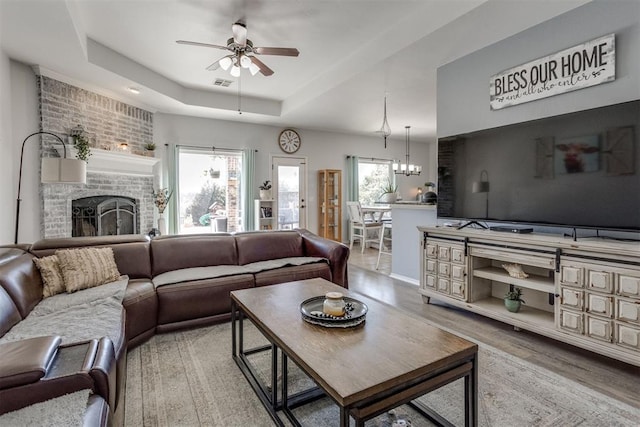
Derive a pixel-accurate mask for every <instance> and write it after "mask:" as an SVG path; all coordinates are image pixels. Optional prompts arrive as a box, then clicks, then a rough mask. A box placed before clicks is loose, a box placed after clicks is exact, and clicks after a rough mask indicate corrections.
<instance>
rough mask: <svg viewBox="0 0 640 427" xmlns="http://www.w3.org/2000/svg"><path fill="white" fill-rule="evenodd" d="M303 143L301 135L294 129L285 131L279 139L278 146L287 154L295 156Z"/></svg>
mask: <svg viewBox="0 0 640 427" xmlns="http://www.w3.org/2000/svg"><path fill="white" fill-rule="evenodd" d="M301 143H302V140H301V139H300V135H298V132H296V131H295V130H293V129H285V130H283V131H282V132H280V136H279V137H278V145H280V148H281V149H282V151H284V152H285V153H287V154H293V153H295V152H296V151H298V150H299V149H300V144H301Z"/></svg>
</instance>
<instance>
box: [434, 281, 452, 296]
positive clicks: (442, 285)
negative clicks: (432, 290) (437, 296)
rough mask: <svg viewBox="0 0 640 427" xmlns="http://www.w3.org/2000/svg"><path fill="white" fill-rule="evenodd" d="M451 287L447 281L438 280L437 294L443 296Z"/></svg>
mask: <svg viewBox="0 0 640 427" xmlns="http://www.w3.org/2000/svg"><path fill="white" fill-rule="evenodd" d="M450 286H451V282H449V280H448V279H442V278H438V288H437V291H438V292H442V293H443V294H449V288H450Z"/></svg>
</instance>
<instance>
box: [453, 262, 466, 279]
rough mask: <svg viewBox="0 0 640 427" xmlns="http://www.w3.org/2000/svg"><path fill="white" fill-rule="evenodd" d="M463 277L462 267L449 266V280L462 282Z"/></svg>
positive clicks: (463, 270)
mask: <svg viewBox="0 0 640 427" xmlns="http://www.w3.org/2000/svg"><path fill="white" fill-rule="evenodd" d="M464 277H465V268H464V265H456V264H452V265H451V278H452V279H455V280H460V281H463V280H464Z"/></svg>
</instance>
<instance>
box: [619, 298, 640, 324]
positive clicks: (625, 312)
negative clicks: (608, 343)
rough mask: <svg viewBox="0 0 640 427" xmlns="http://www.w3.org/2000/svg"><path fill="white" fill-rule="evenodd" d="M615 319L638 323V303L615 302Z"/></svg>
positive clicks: (639, 318) (639, 319)
mask: <svg viewBox="0 0 640 427" xmlns="http://www.w3.org/2000/svg"><path fill="white" fill-rule="evenodd" d="M617 305H618V307H617V310H616V319H618V320H624V321H626V322H633V323H640V301H630V300H629V301H627V300H623V299H618V300H617Z"/></svg>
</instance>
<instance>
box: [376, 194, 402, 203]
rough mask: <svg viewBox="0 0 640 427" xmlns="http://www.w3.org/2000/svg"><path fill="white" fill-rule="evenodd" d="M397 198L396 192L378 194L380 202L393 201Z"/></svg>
mask: <svg viewBox="0 0 640 427" xmlns="http://www.w3.org/2000/svg"><path fill="white" fill-rule="evenodd" d="M396 200H398V195H397V194H396V193H384V194H383V195H382V196H380V202H382V203H395V202H396Z"/></svg>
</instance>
